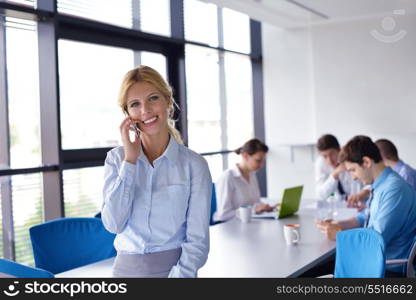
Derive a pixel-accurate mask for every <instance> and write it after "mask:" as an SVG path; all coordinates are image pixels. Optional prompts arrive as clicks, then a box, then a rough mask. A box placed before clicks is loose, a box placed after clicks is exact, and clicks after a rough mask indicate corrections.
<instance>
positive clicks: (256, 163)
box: [242, 151, 266, 172]
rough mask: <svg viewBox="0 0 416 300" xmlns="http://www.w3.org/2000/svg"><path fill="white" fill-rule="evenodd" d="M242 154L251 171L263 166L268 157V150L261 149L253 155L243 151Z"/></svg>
mask: <svg viewBox="0 0 416 300" xmlns="http://www.w3.org/2000/svg"><path fill="white" fill-rule="evenodd" d="M242 155H243V159H244V160H245V162H246V165H247V167H248V169H249V170H250V171H252V172H255V171H258V170H260V169H261V168H263V166H264V161H265V159H266V152H262V151H259V152H256V153H254V154H253V155H249V154H248V153H246V152H243V153H242Z"/></svg>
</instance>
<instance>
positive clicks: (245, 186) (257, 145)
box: [214, 139, 274, 221]
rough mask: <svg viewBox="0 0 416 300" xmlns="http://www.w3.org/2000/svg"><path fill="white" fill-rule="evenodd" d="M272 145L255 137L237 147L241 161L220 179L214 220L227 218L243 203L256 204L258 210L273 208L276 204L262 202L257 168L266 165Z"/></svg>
mask: <svg viewBox="0 0 416 300" xmlns="http://www.w3.org/2000/svg"><path fill="white" fill-rule="evenodd" d="M268 151H269V148H268V147H267V146H266V145H265V144H264V143H263V142H261V141H260V140H259V139H251V140H249V141H247V142H246V143H245V144H244V145H243V146H242V147H240V148H238V149H237V150H235V153H237V154H239V155H240V156H241V161H240V162H239V163H238V164H236V165H234V166H233V167H232V168H230V169H228V170H226V171H225V172H224V173H223V174H222V175H221V176H220V178H219V179H218V181H217V183H216V186H215V189H216V195H217V211H216V212H215V214H214V221H227V220H229V219H231V218H233V217H234V216H235V215H236V211H237V209H238V208H240V207H241V206H246V205H254V210H255V212H256V213H261V212H264V211H272V210H273V208H274V207H273V206H270V205H268V204H265V203H261V202H260V190H259V184H258V182H257V177H256V172H257V171H258V170H260V169H261V168H262V167H263V166H264V161H265V159H266V155H267V152H268Z"/></svg>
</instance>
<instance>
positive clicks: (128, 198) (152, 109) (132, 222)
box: [102, 66, 212, 277]
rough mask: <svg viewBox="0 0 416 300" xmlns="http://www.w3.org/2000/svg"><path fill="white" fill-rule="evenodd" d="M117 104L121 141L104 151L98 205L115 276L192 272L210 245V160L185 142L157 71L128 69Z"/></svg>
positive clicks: (168, 92) (167, 89)
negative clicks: (111, 238)
mask: <svg viewBox="0 0 416 300" xmlns="http://www.w3.org/2000/svg"><path fill="white" fill-rule="evenodd" d="M119 105H120V107H121V109H122V110H123V111H124V112H125V113H126V115H127V117H126V118H125V119H124V120H123V121H122V123H121V125H120V134H121V139H122V143H123V146H122V147H117V148H114V149H112V150H111V151H109V152H108V154H107V158H106V161H105V166H104V169H105V183H104V189H103V193H104V203H103V207H102V220H103V223H104V226H105V227H106V228H107V230H109V231H110V232H113V233H116V234H117V236H116V239H115V241H114V245H115V248H116V250H117V257H116V260H115V263H114V266H113V275H114V276H115V277H196V276H197V271H198V269H199V268H200V267H201V266H203V265H204V263H205V261H206V259H207V256H208V250H209V231H208V228H209V215H210V201H211V185H212V181H211V175H210V172H209V169H208V165H207V163H206V161H205V160H204V159H203V158H202V157H201V156H200V155H198V154H196V153H195V152H193V151H191V150H189V149H188V148H186V147H185V146H183V145H182V139H181V136H180V134H179V132H178V131H177V130H176V129H175V128H174V120H172V116H173V112H174V105H175V102H174V99H173V97H172V89H171V88H170V86H169V85H168V84H167V83H166V81H165V80H164V79H163V78H162V77H161V76H160V74H159V73H157V72H156V71H155V70H153V69H152V68H150V67H147V66H139V67H137V68H135V69H133V70H131V71H129V72H128V73H127V74H126V75H125V77H124V79H123V82H122V85H121V90H120V95H119ZM130 131H132V132H135V133H136V135H135V139H134V141H131V140H130V138H129V132H130Z"/></svg>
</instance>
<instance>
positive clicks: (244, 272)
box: [56, 209, 335, 278]
mask: <svg viewBox="0 0 416 300" xmlns="http://www.w3.org/2000/svg"><path fill="white" fill-rule="evenodd" d="M314 217H315V210H313V209H303V210H302V211H300V212H299V214H298V215H294V216H292V217H289V218H284V219H281V220H274V219H255V220H252V221H251V222H250V223H242V222H240V221H239V220H238V219H233V220H231V221H229V222H226V223H222V224H218V225H214V226H211V227H210V239H211V246H210V248H211V249H210V252H209V256H208V260H207V263H206V264H205V265H204V266H203V267H202V268H201V269H200V270H199V272H198V277H296V276H299V275H300V274H302V273H303V272H304V271H306V270H308V269H310V268H311V267H313V266H315V265H317V264H318V263H319V262H321V261H323V260H325V259H326V258H327V257H329V256H330V255H332V254H333V253H335V242H333V241H329V240H327V239H326V237H325V236H324V235H323V234H322V233H321V232H319V230H318V229H317V228H316V226H315V223H314ZM289 223H299V224H300V225H301V227H300V233H301V240H300V242H299V243H298V244H297V245H292V246H287V245H286V243H285V240H284V237H283V225H284V224H289ZM113 263H114V257H113V258H109V259H106V260H103V261H100V262H97V263H94V264H90V265H87V266H84V267H80V268H76V269H73V270H70V271H66V272H63V273H59V274H56V277H58V278H60V277H112V266H113Z"/></svg>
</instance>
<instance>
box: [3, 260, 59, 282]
mask: <svg viewBox="0 0 416 300" xmlns="http://www.w3.org/2000/svg"><path fill="white" fill-rule="evenodd" d="M0 273H2V274H5V275H8V276H10V277H17V278H54V276H53V274H52V273H50V272H48V271H46V270H42V269H38V268H33V267H30V266H25V265H22V264H19V263H17V262H14V261H11V260H8V259H4V258H0ZM8 276H4V275H3V277H8ZM0 277H1V275H0Z"/></svg>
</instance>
